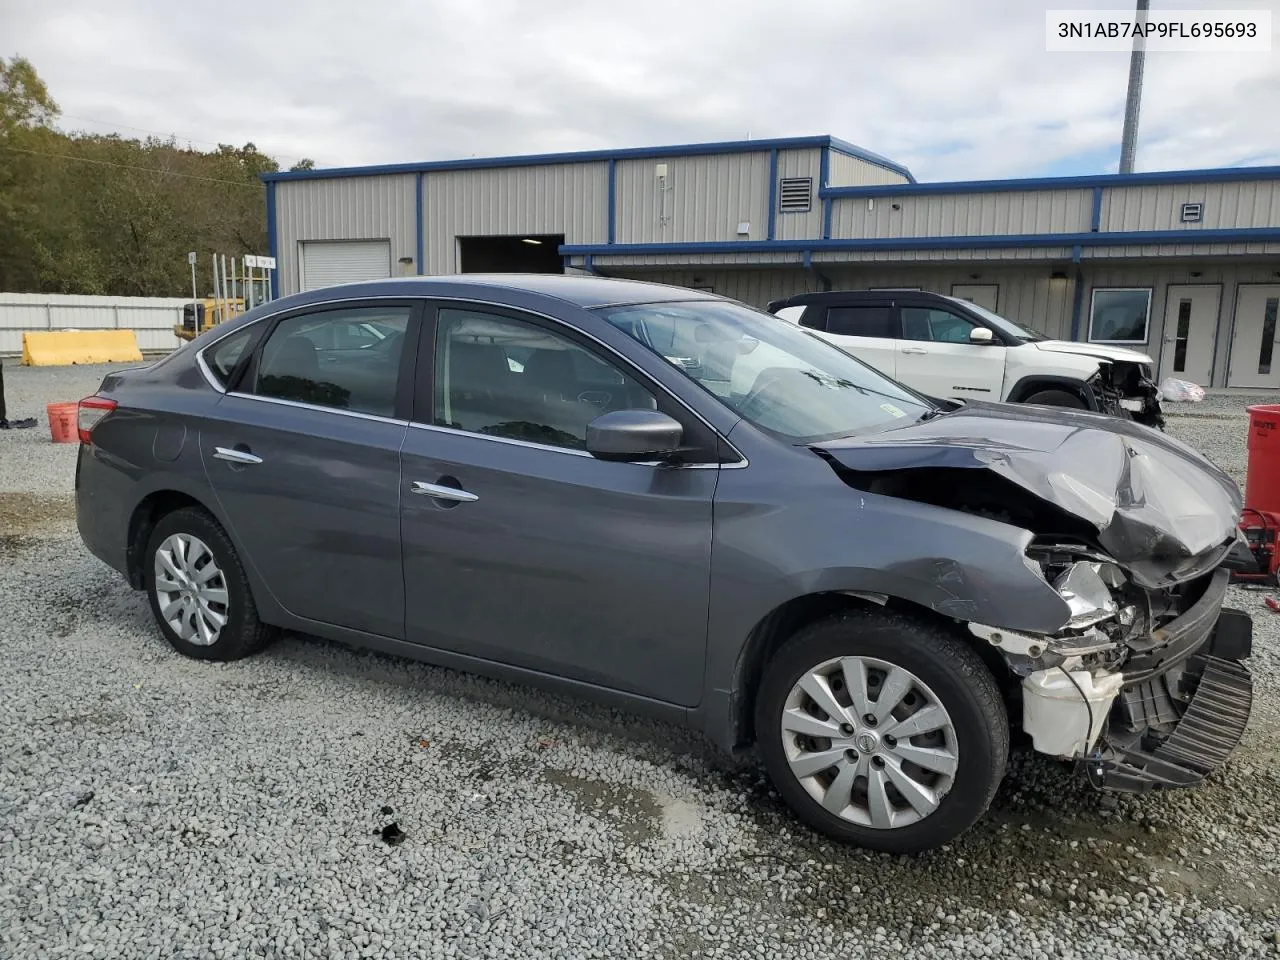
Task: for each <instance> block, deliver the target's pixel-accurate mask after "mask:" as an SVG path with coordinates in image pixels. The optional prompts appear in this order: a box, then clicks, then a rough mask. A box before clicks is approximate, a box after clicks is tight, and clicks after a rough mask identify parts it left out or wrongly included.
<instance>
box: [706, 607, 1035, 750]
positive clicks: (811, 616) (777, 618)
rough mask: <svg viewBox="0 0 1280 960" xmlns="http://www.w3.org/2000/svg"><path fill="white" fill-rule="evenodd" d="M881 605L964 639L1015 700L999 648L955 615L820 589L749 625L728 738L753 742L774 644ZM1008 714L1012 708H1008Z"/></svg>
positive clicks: (1008, 699) (1008, 698) (742, 743)
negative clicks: (838, 616)
mask: <svg viewBox="0 0 1280 960" xmlns="http://www.w3.org/2000/svg"><path fill="white" fill-rule="evenodd" d="M877 608H886V609H890V610H896V611H898V612H900V613H905V614H909V615H911V616H915V617H919V618H920V619H922V620H927V621H931V622H933V623H935V624H937V625H939V626H942V627H943V628H944V629H947V630H949V631H950V632H952V633H953V634H954V635H955V636H956V637H957V638H959V639H960V640H962V641H963V642H964V643H965V644H966V645H968V646H969V647H970V648H971V649H972V650H973V651H974V652H975V653H977V655H978V656H979V658H980V659H981V660H982V662H983V663H984V664H985V665H986V667H987V669H988V670H989V671H990V672H991V674H992V676H993V677H994V678H995V680H996V683H997V684H998V685H999V686H1000V687H1001V689H1002V691H1003V692H1004V693H1005V699H1006V703H1010V702H1012V701H1014V700H1016V697H1017V694H1018V684H1017V682H1016V678H1015V677H1014V676H1013V674H1012V673H1011V672H1010V671H1009V668H1008V666H1007V665H1006V663H1005V662H1004V659H1003V658H1002V657H1001V655H1000V653H999V651H997V650H996V649H995V648H994V647H992V646H991V645H990V644H988V643H983V642H982V641H981V640H980V639H979V638H978V637H975V636H974V635H973V634H971V633H970V632H969V631H968V630H964V629H961V628H960V627H959V624H960V621H958V620H956V619H954V618H952V617H946V616H943V615H942V614H939V613H937V612H936V611H934V610H930V609H929V608H928V607H925V606H922V605H921V604H918V603H913V602H912V601H910V600H903V599H901V598H898V597H888V596H886V597H883V603H882V602H880V597H877V596H876V595H874V594H867V593H861V592H858V591H825V592H821V593H810V594H805V595H802V596H797V597H793V598H791V599H790V600H787V601H785V602H784V603H781V604H779V605H778V606H777V607H775V608H774V609H772V610H770V611H769V612H768V613H767V614H765V615H764V616H763V617H762V618H761V619H760V620H759V621H757V623H756V625H755V626H754V627H753V628H752V630H751V632H750V634H748V636H747V640H746V643H744V644H743V647H742V652H741V653H740V654H739V657H738V661H737V665H736V669H735V671H734V676H733V696H732V700H731V707H730V718H729V720H730V724H731V726H732V731H731V733H732V742H733V743H734V744H735V745H736V746H737V747H749V746H751V745H752V744H754V743H755V739H756V738H755V701H756V695H757V693H758V691H759V689H760V682H761V679H762V678H763V676H764V668H765V665H766V664H767V663H768V662H769V658H770V657H771V656H772V655H773V654H774V652H775V651H777V649H778V648H779V647H781V646H782V645H783V644H784V643H786V642H787V640H788V639H790V638H791V637H792V636H794V635H795V634H796V633H798V632H799V631H800V630H802V629H804V628H805V627H807V626H809V625H810V624H812V623H816V622H818V621H819V620H825V619H827V618H828V617H832V616H835V615H836V614H839V613H844V612H848V611H853V610H875V609H877ZM1010 715H1011V716H1013V715H1014V714H1012V713H1011V714H1010Z"/></svg>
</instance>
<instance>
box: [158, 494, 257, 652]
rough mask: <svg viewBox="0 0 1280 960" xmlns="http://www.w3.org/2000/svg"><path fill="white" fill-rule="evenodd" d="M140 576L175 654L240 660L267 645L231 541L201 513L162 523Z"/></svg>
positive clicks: (193, 510)
mask: <svg viewBox="0 0 1280 960" xmlns="http://www.w3.org/2000/svg"><path fill="white" fill-rule="evenodd" d="M144 570H145V571H146V577H147V582H146V589H147V596H148V598H149V599H150V601H151V612H152V614H154V615H155V618H156V623H157V624H159V626H160V632H161V633H163V634H164V636H165V639H166V640H168V641H169V643H170V644H172V646H173V648H174V649H175V650H177V651H178V652H179V653H181V654H184V655H186V656H188V657H193V658H195V659H197V660H221V661H228V660H239V659H241V658H243V657H247V656H249V655H250V654H253V653H256V652H257V651H258V650H260V649H261V648H262V647H263V646H264V645H265V644H266V643H267V642H268V641H269V640H270V639H271V636H272V632H273V631H272V629H271V628H270V627H268V626H267V625H266V624H264V623H263V622H262V621H261V620H259V619H258V608H257V606H256V605H255V604H254V602H253V593H252V592H251V591H250V589H249V579H248V577H247V576H246V574H245V571H244V566H243V565H242V564H241V563H240V558H239V557H238V556H237V555H236V550H235V547H234V546H233V545H232V543H231V538H230V537H228V536H227V533H226V531H225V530H223V529H222V527H221V526H220V525H219V524H218V521H216V520H215V519H214V518H213V517H212V516H210V515H209V514H208V513H207V512H205V511H204V510H201V509H199V508H197V507H185V508H183V509H181V510H176V511H174V512H173V513H170V514H168V515H167V516H165V517H162V518H161V520H160V522H159V523H157V524H156V526H155V529H154V530H152V531H151V537H150V538H149V540H148V541H147V555H146V560H145V566H144Z"/></svg>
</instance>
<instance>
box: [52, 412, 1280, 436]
mask: <svg viewBox="0 0 1280 960" xmlns="http://www.w3.org/2000/svg"><path fill="white" fill-rule="evenodd" d="M79 407H80V405H79V404H78V403H51V404H49V405H48V406H47V407H45V411H46V412H47V413H48V414H49V433H50V434H52V435H53V442H54V443H76V442H77V441H79V439H80V431H79V429H78V427H77V425H76V416H77V413H78V411H79ZM1277 409H1280V408H1277Z"/></svg>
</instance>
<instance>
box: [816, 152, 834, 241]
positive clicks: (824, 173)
mask: <svg viewBox="0 0 1280 960" xmlns="http://www.w3.org/2000/svg"><path fill="white" fill-rule="evenodd" d="M830 178H831V151H830V150H823V151H822V157H821V158H820V159H819V160H818V196H820V197H821V196H824V195H825V193H826V191H827V181H828V180H829V179H830ZM830 236H831V201H830V200H825V199H824V200H823V201H822V239H823V240H826V239H828V238H829V237H830Z"/></svg>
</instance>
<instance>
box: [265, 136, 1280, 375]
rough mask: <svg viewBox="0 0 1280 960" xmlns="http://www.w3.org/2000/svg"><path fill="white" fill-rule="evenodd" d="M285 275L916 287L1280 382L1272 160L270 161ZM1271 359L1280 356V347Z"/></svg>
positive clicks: (752, 295)
mask: <svg viewBox="0 0 1280 960" xmlns="http://www.w3.org/2000/svg"><path fill="white" fill-rule="evenodd" d="M264 179H265V180H266V183H267V224H268V232H269V235H270V242H271V253H272V255H273V256H275V257H276V258H277V263H278V267H279V268H278V270H277V272H276V276H275V282H276V284H277V293H278V294H287V293H293V292H296V291H298V290H306V289H313V288H316V287H322V286H327V285H330V284H333V283H340V282H346V281H353V280H364V279H372V278H377V277H386V276H391V275H394V274H450V273H462V272H495V271H497V272H503V271H521V272H529V271H537V272H543V271H545V272H562V271H563V272H584V271H585V272H590V273H597V274H602V275H607V276H619V277H634V278H638V279H648V280H654V281H658V282H662V283H673V284H680V285H683V286H689V287H697V288H700V289H710V290H714V291H715V292H716V293H720V294H723V295H725V296H729V297H733V298H735V299H738V300H742V301H745V302H747V303H751V304H754V305H756V306H764V305H765V304H766V303H768V302H769V301H770V300H773V299H777V298H780V297H783V296H787V295H789V294H792V293H798V292H802V291H806V290H823V289H875V288H904V287H906V288H919V289H924V290H932V291H936V292H940V293H947V294H952V295H954V296H958V297H964V298H966V299H969V300H973V301H974V302H976V303H979V304H981V305H982V306H985V307H987V308H989V309H992V310H995V311H996V312H998V313H1001V314H1003V315H1005V316H1007V317H1009V318H1010V319H1012V320H1016V321H1018V322H1020V323H1023V324H1025V325H1027V326H1031V327H1034V328H1037V329H1039V330H1041V331H1042V332H1044V333H1046V334H1048V335H1050V336H1052V337H1060V338H1064V339H1078V340H1093V341H1097V342H1106V343H1116V344H1125V345H1132V346H1137V347H1138V348H1140V349H1145V350H1146V351H1147V352H1148V353H1150V354H1151V355H1152V356H1153V357H1155V359H1156V362H1157V370H1158V375H1159V376H1160V377H1164V376H1169V375H1174V376H1178V377H1181V378H1184V379H1188V380H1193V381H1196V382H1198V383H1201V384H1204V385H1208V386H1231V387H1250V388H1264V389H1280V357H1273V351H1274V349H1275V340H1276V338H1277V335H1278V334H1280V331H1278V330H1277V307H1278V306H1280V257H1277V254H1280V167H1252V168H1249V167H1242V168H1231V169H1218V170H1189V171H1177V172H1169V173H1139V174H1122V175H1102V176H1092V177H1062V178H1041V179H1023V180H989V181H968V182H942V183H917V182H916V180H915V178H914V177H913V176H912V175H911V173H910V171H908V170H907V169H906V168H905V167H903V166H901V165H899V164H896V163H894V162H892V161H890V160H887V159H885V158H883V157H880V156H877V155H875V154H873V153H870V152H868V151H866V150H863V149H861V148H859V147H855V146H853V145H851V144H848V143H844V142H842V141H840V140H837V139H835V138H832V137H802V138H790V139H780V140H751V141H743V142H735V143H705V144H689V145H682V146H670V147H646V148H640V149H630V150H612V151H592V152H583V153H568V154H548V155H540V156H526V157H501V158H492V159H474V160H453V161H444V162H434V163H418V164H399V165H392V166H377V167H352V168H344V169H331V170H308V171H298V172H292V173H277V174H269V175H266V176H265V177H264ZM1273 360H1274V362H1273Z"/></svg>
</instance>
